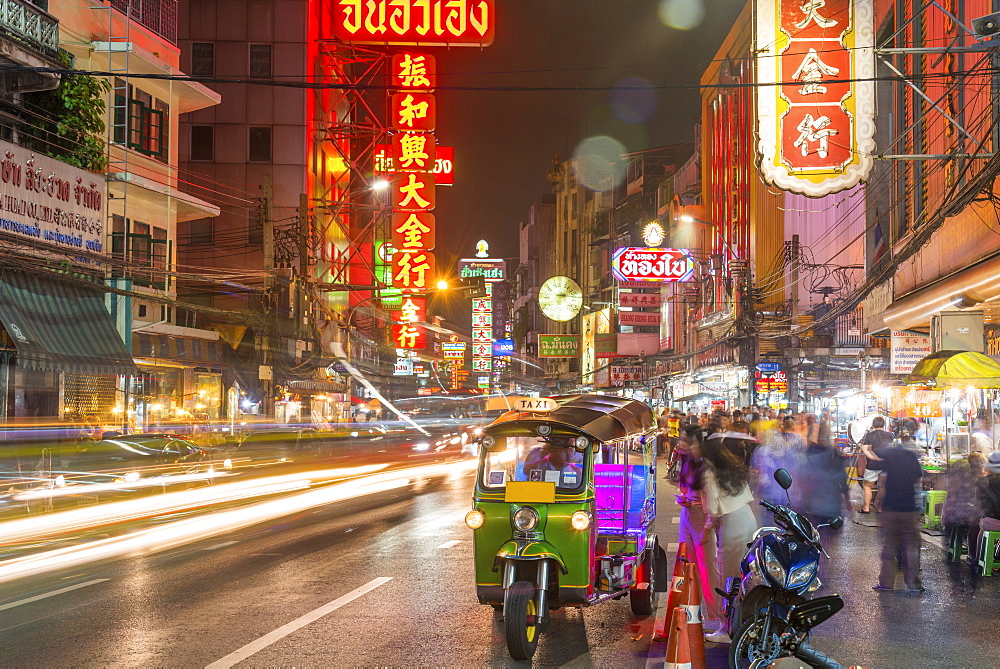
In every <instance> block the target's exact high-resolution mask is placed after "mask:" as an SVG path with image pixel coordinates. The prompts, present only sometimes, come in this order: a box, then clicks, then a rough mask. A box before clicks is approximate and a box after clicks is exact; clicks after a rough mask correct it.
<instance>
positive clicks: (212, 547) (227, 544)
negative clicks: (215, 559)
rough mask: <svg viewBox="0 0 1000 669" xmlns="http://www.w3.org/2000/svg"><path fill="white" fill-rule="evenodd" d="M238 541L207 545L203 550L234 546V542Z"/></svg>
mask: <svg viewBox="0 0 1000 669" xmlns="http://www.w3.org/2000/svg"><path fill="white" fill-rule="evenodd" d="M238 543H240V542H238V541H223V542H222V543H221V544H215V545H214V546H206V547H205V548H202V549H201V550H203V551H217V550H219V549H220V548H225V547H226V546H232V545H233V544H238Z"/></svg>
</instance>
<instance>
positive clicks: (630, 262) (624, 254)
mask: <svg viewBox="0 0 1000 669" xmlns="http://www.w3.org/2000/svg"><path fill="white" fill-rule="evenodd" d="M611 272H612V274H614V276H615V278H616V279H618V280H619V281H689V280H690V279H691V277H693V276H694V259H693V258H691V254H690V253H689V252H688V251H687V250H686V249H659V248H657V249H653V248H632V247H625V248H620V249H618V250H616V251H615V253H614V255H613V256H612V269H611Z"/></svg>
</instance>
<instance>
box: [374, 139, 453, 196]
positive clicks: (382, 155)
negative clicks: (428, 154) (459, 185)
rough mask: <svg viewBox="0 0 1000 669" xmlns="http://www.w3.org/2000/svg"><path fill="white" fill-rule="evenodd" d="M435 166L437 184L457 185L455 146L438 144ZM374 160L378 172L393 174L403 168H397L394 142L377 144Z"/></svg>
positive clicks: (435, 151) (435, 153)
mask: <svg viewBox="0 0 1000 669" xmlns="http://www.w3.org/2000/svg"><path fill="white" fill-rule="evenodd" d="M434 156H435V157H434V167H433V169H431V170H430V172H431V174H433V175H434V185H435V186H454V185H455V147H454V146H436V147H435V148H434ZM372 160H373V161H374V165H375V172H376V174H392V173H393V172H400V171H402V170H398V169H396V161H395V160H394V159H393V145H392V144H378V145H376V146H375V155H374V156H373V158H372Z"/></svg>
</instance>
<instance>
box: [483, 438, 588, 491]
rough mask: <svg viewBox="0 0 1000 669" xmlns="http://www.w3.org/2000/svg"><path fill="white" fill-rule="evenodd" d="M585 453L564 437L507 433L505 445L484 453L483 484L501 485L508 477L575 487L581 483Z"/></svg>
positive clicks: (582, 480)
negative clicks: (513, 435)
mask: <svg viewBox="0 0 1000 669" xmlns="http://www.w3.org/2000/svg"><path fill="white" fill-rule="evenodd" d="M584 455H585V454H584V453H581V452H580V451H578V450H576V449H575V448H574V447H573V445H572V438H567V437H555V436H553V437H535V436H530V437H507V449H506V450H503V451H499V452H496V453H490V452H487V453H486V460H485V466H484V467H483V486H484V487H486V488H503V487H505V486H506V485H507V482H508V481H551V482H553V483H555V484H556V488H561V489H564V490H576V489H578V488H579V487H580V486H582V485H583V483H584V476H583V471H584V470H583V467H584Z"/></svg>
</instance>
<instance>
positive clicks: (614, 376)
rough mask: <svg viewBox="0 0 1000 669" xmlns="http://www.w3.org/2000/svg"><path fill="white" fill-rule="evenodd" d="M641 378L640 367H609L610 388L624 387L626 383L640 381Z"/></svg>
mask: <svg viewBox="0 0 1000 669" xmlns="http://www.w3.org/2000/svg"><path fill="white" fill-rule="evenodd" d="M642 378H643V374H642V367H641V366H619V365H612V366H611V385H612V386H624V385H625V384H626V383H631V382H632V381H642Z"/></svg>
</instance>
